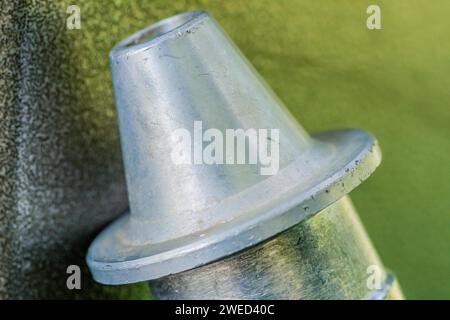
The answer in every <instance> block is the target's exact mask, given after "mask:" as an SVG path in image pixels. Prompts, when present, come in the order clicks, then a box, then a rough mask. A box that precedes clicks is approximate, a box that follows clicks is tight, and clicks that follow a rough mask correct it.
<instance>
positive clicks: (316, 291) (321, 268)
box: [150, 197, 402, 299]
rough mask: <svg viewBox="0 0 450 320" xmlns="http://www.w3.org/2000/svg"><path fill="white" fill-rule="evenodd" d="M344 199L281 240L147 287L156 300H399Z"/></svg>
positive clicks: (272, 241)
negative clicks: (373, 285) (373, 280)
mask: <svg viewBox="0 0 450 320" xmlns="http://www.w3.org/2000/svg"><path fill="white" fill-rule="evenodd" d="M371 265H372V266H373V265H375V266H378V267H380V268H381V269H382V265H381V262H380V260H379V258H378V256H377V255H376V253H375V250H374V248H373V247H372V245H371V243H370V241H369V239H368V238H367V236H366V234H365V231H364V229H363V227H362V225H361V223H360V221H359V219H358V216H357V214H356V212H355V211H354V209H353V206H352V204H351V202H350V200H349V198H348V197H344V198H342V199H341V200H339V201H338V202H336V203H335V204H333V205H331V206H329V207H328V208H326V209H325V210H323V211H321V212H320V213H318V214H317V215H315V216H314V217H312V218H310V219H308V220H306V221H303V222H301V223H300V224H298V225H296V226H295V227H293V228H290V229H289V230H287V231H284V232H283V233H281V234H280V235H278V236H276V237H274V238H272V239H270V240H268V241H265V242H263V243H261V244H259V245H256V246H254V247H252V248H249V249H247V250H245V251H242V252H240V253H237V254H235V255H233V256H230V257H227V258H225V259H223V260H220V261H217V262H214V263H211V264H208V265H206V266H203V267H200V268H196V269H193V270H189V271H185V272H182V273H178V274H175V275H170V276H167V277H164V278H161V279H158V280H153V281H151V282H150V286H151V289H152V292H153V294H154V295H155V296H156V297H157V298H159V299H401V298H402V294H401V291H400V290H399V288H398V287H397V286H396V285H393V286H392V283H390V281H392V279H391V278H390V277H389V276H388V275H386V274H385V273H383V274H382V275H381V276H382V277H383V279H385V280H384V284H383V288H382V289H380V290H378V291H373V290H370V289H369V288H368V287H367V279H368V277H369V274H368V273H367V269H368V267H369V266H371Z"/></svg>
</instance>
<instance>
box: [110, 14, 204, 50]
mask: <svg viewBox="0 0 450 320" xmlns="http://www.w3.org/2000/svg"><path fill="white" fill-rule="evenodd" d="M207 16H208V13H206V12H205V11H201V10H194V11H189V12H183V13H180V14H177V15H175V16H172V17H169V18H166V19H164V20H161V21H159V22H157V23H155V24H152V25H150V26H148V27H146V28H144V29H142V30H140V31H138V32H136V33H134V34H132V35H131V36H129V37H127V38H126V39H124V40H122V41H121V42H119V43H118V44H117V45H116V46H115V47H114V48H113V49H112V50H111V54H110V56H111V58H113V57H114V56H116V57H117V56H119V55H121V54H122V53H124V52H127V53H132V52H137V51H139V49H142V48H145V47H149V46H151V45H152V44H154V43H157V42H159V41H162V40H164V39H165V38H166V37H169V36H170V34H173V33H174V32H183V31H185V30H189V29H190V28H191V27H192V26H193V25H194V24H195V22H196V21H198V20H200V19H202V17H207Z"/></svg>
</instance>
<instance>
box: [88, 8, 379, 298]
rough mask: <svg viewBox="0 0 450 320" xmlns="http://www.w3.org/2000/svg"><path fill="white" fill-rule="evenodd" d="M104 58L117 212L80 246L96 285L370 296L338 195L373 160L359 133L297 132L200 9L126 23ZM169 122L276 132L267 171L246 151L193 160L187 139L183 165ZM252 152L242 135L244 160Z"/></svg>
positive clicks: (362, 248) (237, 294) (364, 255)
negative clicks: (142, 25)
mask: <svg viewBox="0 0 450 320" xmlns="http://www.w3.org/2000/svg"><path fill="white" fill-rule="evenodd" d="M110 60H111V67H112V73H113V83H114V89H115V95H116V107H117V111H118V114H119V126H120V134H121V142H122V150H123V157H124V163H125V172H126V178H127V186H128V192H129V202H130V213H126V214H124V215H123V216H122V217H121V218H119V219H118V220H117V221H115V222H114V223H113V224H111V225H110V226H109V227H108V228H106V229H105V230H104V231H103V232H102V233H101V234H100V235H99V236H98V237H97V239H95V241H94V242H93V243H92V245H91V247H90V249H89V252H88V255H87V261H88V264H89V267H90V269H91V271H92V274H93V276H94V278H95V279H96V280H97V281H99V282H101V283H105V284H121V283H130V282H137V281H144V280H153V279H158V280H155V281H154V288H155V293H156V295H157V296H158V297H159V298H180V297H181V298H193V297H197V298H301V299H303V298H364V297H365V296H367V295H365V294H370V292H368V291H367V288H366V289H364V287H365V285H366V282H365V278H366V277H367V274H366V269H367V267H368V265H371V264H378V265H380V263H379V261H378V258H376V254H375V251H374V250H373V248H372V247H371V245H370V242H369V241H368V240H367V239H366V238H365V233H364V231H363V230H362V228H361V227H360V225H359V221H358V219H356V218H355V215H354V213H353V209H352V208H351V205H350V204H349V202H348V201H349V200H348V199H347V198H346V197H345V195H346V194H347V193H348V192H349V191H351V190H352V189H353V188H355V187H356V186H357V185H359V184H360V183H361V182H362V181H363V180H364V179H366V178H367V177H368V176H369V175H370V174H371V173H372V172H373V170H374V169H375V168H376V166H378V164H379V163H380V160H381V154H380V151H379V148H378V146H377V144H376V141H375V139H374V138H373V137H372V136H371V135H370V134H368V133H367V132H365V131H363V130H357V129H347V130H339V131H331V132H325V133H321V134H318V135H314V136H312V137H311V136H309V135H308V134H307V133H306V132H305V131H304V129H303V128H302V127H301V126H300V125H299V124H298V123H297V122H296V121H295V119H294V118H293V117H292V116H291V115H290V113H289V112H288V111H287V109H286V108H285V106H284V105H283V104H282V103H281V102H280V101H279V100H278V99H277V98H276V96H275V95H274V94H273V93H272V92H271V90H270V89H269V88H268V86H267V85H266V84H265V83H264V81H263V80H262V79H261V78H260V77H259V76H258V74H257V73H256V71H255V70H254V69H253V68H252V67H251V66H250V64H249V63H248V61H247V60H246V59H245V58H244V57H243V55H242V54H241V53H240V52H239V50H238V49H237V48H236V47H235V46H234V45H233V43H232V42H231V40H230V39H229V38H228V37H227V36H226V35H225V34H224V32H223V31H222V30H221V28H220V27H219V26H218V25H217V23H216V22H215V21H214V20H213V19H212V18H211V17H210V16H209V15H208V14H207V13H205V12H202V11H192V12H188V13H183V14H180V15H176V16H174V17H171V18H168V19H165V20H162V21H160V22H158V23H156V24H154V25H151V26H149V27H147V28H146V29H143V30H141V31H139V32H137V33H136V34H134V35H132V36H130V37H129V38H127V39H125V40H124V41H122V42H121V43H119V44H118V45H117V46H116V47H115V48H113V50H112V51H111V54H110ZM199 121H200V122H201V127H198V125H197V124H198V122H199ZM180 128H182V129H188V130H189V129H192V130H191V131H192V132H193V133H194V135H195V134H196V133H197V134H200V135H201V136H203V133H204V132H205V130H209V129H211V130H216V131H214V132H226V131H227V130H230V129H233V130H243V131H244V132H247V130H256V131H255V132H259V131H258V130H259V129H262V128H263V129H267V130H278V131H277V132H278V133H279V134H278V136H277V137H276V139H274V140H275V141H272V142H273V143H272V142H271V152H272V153H273V151H274V150H275V149H276V150H279V158H278V159H277V160H278V163H277V168H276V169H277V170H276V172H275V174H272V175H266V174H264V173H263V172H265V171H264V169H267V163H265V162H264V161H262V160H261V159H259V158H258V160H257V161H255V162H253V163H249V164H228V159H227V160H224V163H222V164H220V163H215V164H210V163H205V162H202V161H197V160H198V159H197V155H196V154H195V148H196V147H197V148H199V147H200V149H202V147H203V146H204V141H200V142H198V141H195V140H194V141H193V144H194V146H193V147H194V155H192V158H193V162H192V163H190V164H186V163H184V164H179V163H175V162H174V161H173V149H174V146H175V145H176V144H177V143H178V141H175V140H174V139H173V132H174V131H175V130H178V129H180ZM266 138H267V140H271V138H273V137H266ZM233 139H234V138H233ZM258 147H260V144H252V142H251V141H250V142H249V143H248V148H247V149H250V150H247V153H246V155H248V153H249V152H250V151H251V149H252V148H258ZM275 147H276V148H275ZM190 156H191V155H190ZM233 157H234V154H233ZM339 199H341V200H339ZM338 200H339V201H338ZM336 201H338V202H336ZM334 202H336V203H335V204H333V203H334ZM320 211H321V212H320ZM318 212H320V213H319V214H317V213H318ZM269 239H271V240H269ZM238 252H240V253H238ZM236 253H237V254H236ZM233 254H234V255H233ZM226 257H227V258H226ZM221 259H222V260H221ZM214 261H217V262H214ZM201 266H203V267H201ZM194 268H196V269H194ZM191 269H193V270H191ZM187 270H190V271H187ZM222 271H223V272H222ZM174 274H175V275H174ZM277 274H278V275H277ZM169 275H170V276H169ZM277 277H278V279H277ZM384 277H385V278H387V276H386V275H384ZM200 287H203V288H204V289H205V288H207V290H206V291H205V290H203V289H202V290H200V289H199V288H200ZM205 292H206V293H205Z"/></svg>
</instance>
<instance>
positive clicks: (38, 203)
mask: <svg viewBox="0 0 450 320" xmlns="http://www.w3.org/2000/svg"><path fill="white" fill-rule="evenodd" d="M56 3H58V2H54V1H2V2H1V3H0V24H1V25H0V44H1V51H0V298H2V299H5V298H80V297H117V296H118V295H119V294H123V290H120V289H118V290H111V289H108V288H106V287H100V286H98V285H95V284H94V283H93V281H91V280H90V275H89V274H88V273H87V271H86V270H85V272H83V273H82V288H83V289H82V290H80V291H77V290H73V291H69V290H68V289H67V288H66V277H67V274H66V268H67V266H68V265H71V264H77V265H80V266H84V264H85V263H84V254H85V250H86V246H87V244H88V242H89V240H90V239H91V237H92V236H93V235H94V233H95V232H96V231H97V229H98V228H99V227H101V226H102V225H104V223H105V222H106V221H108V220H110V219H111V218H112V217H114V216H115V215H117V214H119V213H121V212H122V211H123V210H125V209H126V207H127V199H126V190H125V186H124V181H123V172H122V165H121V157H120V148H119V144H118V136H117V128H116V120H115V116H114V112H113V102H112V98H110V96H111V94H110V92H109V88H108V87H109V83H108V82H105V83H104V84H103V85H98V86H95V87H94V86H93V82H94V81H91V79H92V78H97V80H98V79H99V77H98V76H97V75H98V74H99V73H103V74H105V75H106V70H105V71H103V70H102V67H101V65H99V66H98V67H97V68H94V69H89V68H87V67H88V66H87V65H83V61H84V60H83V59H81V60H80V59H79V57H78V55H79V53H80V50H81V48H80V47H79V45H80V43H79V40H80V39H81V38H80V37H79V38H75V37H74V34H73V33H72V34H71V33H70V32H76V31H74V30H66V28H65V23H66V13H65V8H66V6H64V3H63V2H61V3H58V4H56ZM66 5H67V4H66ZM80 32H81V31H80ZM74 39H78V40H74ZM77 43H78V47H76V45H77ZM84 45H87V46H89V42H88V41H84ZM74 46H75V47H74ZM88 50H92V48H91V49H88ZM88 52H89V51H88ZM90 58H91V59H92V56H91V57H90ZM99 60H100V57H99ZM101 61H102V62H101V64H102V65H105V66H106V65H107V57H101ZM96 76H97V77H96ZM100 78H101V77H100ZM105 90H106V91H105Z"/></svg>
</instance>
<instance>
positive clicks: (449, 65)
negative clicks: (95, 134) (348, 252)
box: [71, 0, 450, 299]
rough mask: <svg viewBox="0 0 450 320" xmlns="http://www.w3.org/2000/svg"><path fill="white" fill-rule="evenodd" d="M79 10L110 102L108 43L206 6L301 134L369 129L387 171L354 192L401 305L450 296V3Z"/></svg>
mask: <svg viewBox="0 0 450 320" xmlns="http://www.w3.org/2000/svg"><path fill="white" fill-rule="evenodd" d="M77 4H79V5H80V7H81V17H82V30H80V33H75V32H73V34H72V35H71V38H72V39H73V40H74V47H75V49H76V50H77V51H78V52H87V53H86V54H81V55H80V56H79V61H78V63H79V64H80V68H82V69H85V70H86V69H89V68H101V69H102V70H104V72H102V73H101V75H96V76H95V77H93V78H91V79H89V81H90V83H91V84H92V85H95V84H97V85H98V84H99V83H101V86H102V88H104V90H100V91H99V94H101V95H103V96H104V97H105V98H104V99H105V101H106V102H107V103H112V93H111V88H110V86H111V85H110V83H111V82H110V79H109V77H110V75H109V66H108V62H107V54H108V51H109V49H110V48H111V46H112V45H113V44H114V43H115V42H117V41H118V40H120V39H121V38H123V37H125V36H126V35H128V34H130V33H132V32H134V31H136V30H138V29H140V28H142V27H144V26H146V25H148V24H151V23H153V22H156V21H157V20H159V19H161V18H165V17H167V16H170V15H173V14H175V13H179V12H181V11H186V10H191V9H204V10H207V11H209V12H210V13H211V14H212V15H213V16H214V17H215V18H216V20H217V21H218V22H219V23H220V24H221V25H222V26H223V28H224V29H225V30H226V31H227V32H228V33H229V35H230V36H231V38H232V39H233V40H234V41H235V42H236V44H237V45H238V46H239V47H240V48H241V50H242V51H243V52H244V54H245V55H246V56H247V57H248V58H249V60H250V61H251V62H252V63H253V64H254V66H255V67H256V69H257V70H258V71H259V72H260V73H261V74H262V76H263V77H264V78H265V79H266V80H267V82H268V83H269V84H270V85H271V86H272V88H273V89H274V91H275V92H276V93H277V94H278V95H279V96H280V98H281V99H282V100H283V101H284V102H285V103H286V105H287V106H288V107H289V108H290V110H291V111H292V112H293V114H294V115H295V116H296V117H297V118H298V119H299V120H300V121H301V123H302V124H303V126H304V127H306V129H307V130H309V131H311V132H314V131H320V130H324V129H331V128H342V127H361V128H365V129H368V130H370V131H371V132H373V133H374V134H375V135H376V136H377V138H378V139H379V142H380V144H381V147H382V150H383V157H384V158H383V163H382V165H381V167H380V168H379V169H378V170H377V171H376V173H375V174H374V175H373V176H372V177H371V178H370V179H369V180H368V181H367V182H365V183H364V184H363V185H361V186H360V187H359V188H357V189H356V190H355V191H354V192H352V194H351V195H352V199H353V201H354V203H355V206H356V207H357V209H358V211H359V214H360V216H361V218H362V220H363V222H364V224H365V226H366V228H367V230H368V232H369V234H370V236H371V238H372V240H373V242H374V244H375V246H376V247H377V249H378V251H379V253H380V255H381V257H382V259H383V261H384V263H385V265H386V266H387V267H388V268H390V269H392V270H393V271H394V272H395V274H396V275H397V277H398V279H399V281H400V283H401V285H402V288H403V290H404V293H405V295H406V297H407V298H411V299H415V298H450V106H449V103H450V91H449V88H450V74H449V71H450V41H449V39H450V32H449V31H450V22H449V20H448V13H449V12H450V1H448V0H433V1H425V0H390V1H365V0H359V1H354V0H353V1H352V0H339V1H337V0H315V1H312V0H309V1H306V0H284V1H280V0H276V1H275V0H252V1H238V0H235V1H170V2H169V1H164V0H160V1H159V0H158V1H154V0H153V1H150V0H148V1H144V0H142V1H129V0H127V1H125V0H123V1H120V0H113V1H99V2H97V1H96V2H95V3H94V2H89V1H78V3H77ZM370 4H378V5H379V6H380V7H381V12H382V30H368V29H367V28H366V19H367V17H368V15H367V14H366V9H367V7H368V5H370ZM99 13H101V14H100V15H99ZM105 25H106V26H107V27H105ZM93 30H98V32H93ZM80 36H82V37H83V38H82V40H79V41H77V40H76V39H80V38H79V37H80ZM84 49H86V50H84ZM83 50H84V51H83ZM91 53H92V54H91Z"/></svg>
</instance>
